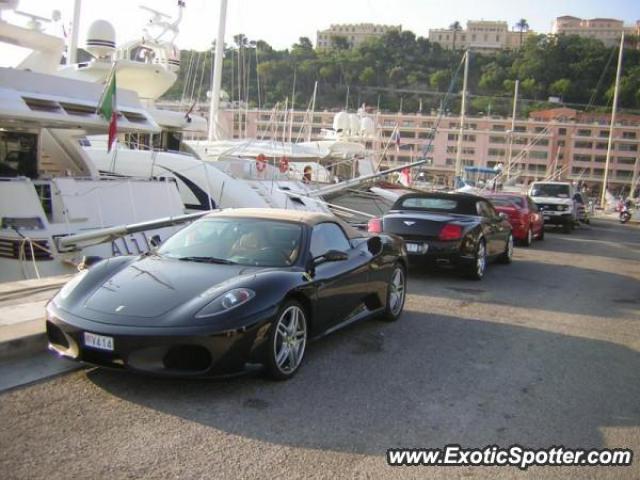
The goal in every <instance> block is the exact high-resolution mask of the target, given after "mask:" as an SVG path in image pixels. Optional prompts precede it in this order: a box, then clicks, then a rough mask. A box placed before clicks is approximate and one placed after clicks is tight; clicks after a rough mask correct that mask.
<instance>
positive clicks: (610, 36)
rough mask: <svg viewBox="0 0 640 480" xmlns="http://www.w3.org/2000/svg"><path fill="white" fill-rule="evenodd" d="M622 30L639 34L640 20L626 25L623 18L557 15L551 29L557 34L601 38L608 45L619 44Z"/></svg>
mask: <svg viewBox="0 0 640 480" xmlns="http://www.w3.org/2000/svg"><path fill="white" fill-rule="evenodd" d="M622 32H625V35H638V33H639V32H640V21H638V22H636V24H635V25H629V26H625V25H624V22H623V21H622V20H618V19H615V18H591V19H584V18H578V17H573V16H571V15H564V16H562V17H557V18H556V19H555V20H554V22H553V26H552V29H551V33H553V34H555V35H578V36H580V37H585V38H594V39H596V40H600V41H601V42H602V43H604V44H605V45H606V46H608V47H613V46H616V45H618V43H619V42H620V36H621V35H622Z"/></svg>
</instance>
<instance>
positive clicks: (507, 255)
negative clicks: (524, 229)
mask: <svg viewBox="0 0 640 480" xmlns="http://www.w3.org/2000/svg"><path fill="white" fill-rule="evenodd" d="M498 260H499V261H500V263H511V262H512V260H513V235H512V234H509V238H507V244H506V245H505V247H504V252H503V253H502V255H500V258H499V259H498Z"/></svg>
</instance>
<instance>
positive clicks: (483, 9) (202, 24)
mask: <svg viewBox="0 0 640 480" xmlns="http://www.w3.org/2000/svg"><path fill="white" fill-rule="evenodd" d="M185 1H186V9H185V11H184V17H183V21H182V24H181V31H180V35H179V36H178V39H177V41H176V43H177V45H178V46H179V47H180V48H193V49H197V50H204V49H206V48H208V46H209V45H210V44H211V41H212V40H213V39H214V38H215V37H216V34H217V33H216V30H217V25H218V15H219V1H218V0H185ZM73 3H74V2H73V0H21V1H20V3H19V7H18V8H19V10H21V11H26V12H29V13H34V14H37V15H41V16H44V17H50V16H51V13H52V11H53V10H54V9H57V10H60V12H61V13H62V20H61V22H62V23H63V24H64V25H65V26H67V28H68V26H69V24H70V23H71V19H72V14H73V13H72V12H73ZM139 4H145V5H147V6H151V7H153V8H155V9H157V10H160V11H162V12H164V13H167V14H169V15H171V16H174V15H175V14H176V13H177V7H176V5H177V0H153V1H152V0H147V1H146V2H145V1H144V0H133V1H132V0H83V1H82V7H81V19H80V40H79V41H80V46H82V45H83V43H84V39H85V38H86V31H87V29H88V27H89V25H90V24H91V22H92V21H93V20H96V19H99V18H100V19H105V20H108V21H110V22H111V23H112V24H113V25H114V26H115V29H116V37H117V38H116V41H117V42H118V43H120V42H124V41H127V40H129V39H131V38H135V37H138V36H140V34H141V31H142V28H143V26H144V25H145V23H146V22H147V20H148V18H149V14H148V12H145V11H143V10H142V9H140V8H139ZM560 15H574V16H577V17H584V18H592V17H612V18H619V19H622V20H624V21H625V23H629V24H631V23H635V22H636V20H640V0H606V1H604V0H534V1H532V0H449V1H442V0H319V1H314V2H310V1H304V0H228V11H227V28H226V33H227V34H226V40H227V42H229V43H231V41H232V37H233V35H235V34H237V33H244V34H245V35H247V37H248V38H249V39H250V40H265V41H266V42H268V43H269V44H271V45H272V46H273V47H275V48H287V47H289V46H291V44H293V43H294V42H296V41H297V40H298V38H299V37H302V36H306V37H309V38H310V39H311V40H312V41H313V42H314V43H315V36H316V31H317V30H322V29H325V28H328V27H329V25H330V24H332V23H361V22H371V23H382V24H390V25H402V28H403V29H405V30H411V31H413V32H414V33H416V34H417V35H419V36H427V35H428V31H429V29H430V28H445V27H447V26H448V25H450V24H451V23H453V22H454V21H456V20H458V21H459V22H460V23H461V24H463V25H464V24H465V23H466V21H467V20H481V19H485V20H504V21H506V22H507V23H508V24H509V25H510V26H513V25H514V24H515V23H516V22H517V21H518V20H519V19H520V18H525V19H526V20H527V21H528V23H529V25H530V27H531V28H532V29H533V30H535V31H538V32H542V33H544V32H549V31H550V29H551V23H552V21H553V19H554V18H555V17H557V16H560ZM2 18H3V19H6V20H9V21H10V22H12V23H18V24H22V25H24V24H25V23H26V20H25V19H24V18H20V17H17V16H15V15H14V14H13V13H12V12H3V14H2ZM61 25H62V24H61V23H58V24H55V25H49V26H48V27H47V31H48V32H50V33H52V34H55V35H61V32H62V27H61ZM14 50H16V49H10V48H9V47H7V46H5V45H3V44H0V62H1V64H2V65H6V64H7V63H9V62H10V61H12V60H13V57H14V56H15V55H18V53H16V51H17V50H16V51H14Z"/></svg>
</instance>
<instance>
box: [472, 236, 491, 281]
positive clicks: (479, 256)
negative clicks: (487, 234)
mask: <svg viewBox="0 0 640 480" xmlns="http://www.w3.org/2000/svg"><path fill="white" fill-rule="evenodd" d="M486 269H487V247H486V245H485V243H484V239H482V238H481V239H480V240H479V241H478V246H477V247H476V255H475V258H474V261H473V264H472V265H471V268H470V269H469V277H470V278H472V279H473V280H482V279H483V277H484V272H485V270H486Z"/></svg>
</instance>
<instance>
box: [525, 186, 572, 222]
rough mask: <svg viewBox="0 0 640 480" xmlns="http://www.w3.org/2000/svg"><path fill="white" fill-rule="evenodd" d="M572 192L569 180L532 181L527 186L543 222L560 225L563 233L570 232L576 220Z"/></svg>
mask: <svg viewBox="0 0 640 480" xmlns="http://www.w3.org/2000/svg"><path fill="white" fill-rule="evenodd" d="M574 194H575V189H574V187H573V185H572V184H571V183H569V182H533V183H532V184H531V187H530V188H529V196H530V197H531V198H532V199H533V201H534V202H535V203H536V205H537V206H538V208H539V209H540V213H542V216H543V218H544V223H545V224H549V225H558V226H561V227H562V230H563V231H564V232H565V233H571V232H572V231H573V228H574V227H575V224H576V221H577V212H576V205H575V201H574V199H573V195H574Z"/></svg>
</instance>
